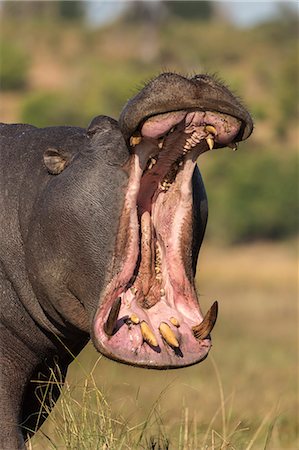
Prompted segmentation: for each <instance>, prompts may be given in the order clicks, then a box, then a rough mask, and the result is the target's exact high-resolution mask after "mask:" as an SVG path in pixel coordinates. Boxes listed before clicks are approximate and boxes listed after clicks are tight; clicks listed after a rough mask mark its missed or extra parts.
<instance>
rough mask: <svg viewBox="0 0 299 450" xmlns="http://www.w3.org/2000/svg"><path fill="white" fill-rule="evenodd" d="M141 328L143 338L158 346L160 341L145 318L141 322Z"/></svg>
mask: <svg viewBox="0 0 299 450" xmlns="http://www.w3.org/2000/svg"><path fill="white" fill-rule="evenodd" d="M140 328H141V334H142V337H143V339H144V340H145V341H146V342H148V343H149V344H150V345H152V346H153V347H157V345H158V341H157V339H156V337H155V335H154V333H153V332H152V330H151V329H150V327H149V326H148V324H147V323H146V322H145V321H144V320H143V321H142V322H141V324H140Z"/></svg>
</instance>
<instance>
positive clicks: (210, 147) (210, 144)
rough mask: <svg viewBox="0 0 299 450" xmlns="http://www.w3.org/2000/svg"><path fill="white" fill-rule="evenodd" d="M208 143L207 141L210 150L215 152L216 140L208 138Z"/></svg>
mask: <svg viewBox="0 0 299 450" xmlns="http://www.w3.org/2000/svg"><path fill="white" fill-rule="evenodd" d="M206 141H207V144H208V146H209V149H210V150H213V147H214V139H213V138H211V137H207V138H206Z"/></svg>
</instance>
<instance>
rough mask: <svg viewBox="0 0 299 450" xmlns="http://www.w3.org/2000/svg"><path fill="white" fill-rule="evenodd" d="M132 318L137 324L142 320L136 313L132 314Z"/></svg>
mask: <svg viewBox="0 0 299 450" xmlns="http://www.w3.org/2000/svg"><path fill="white" fill-rule="evenodd" d="M130 319H131V322H132V323H134V324H135V325H137V324H138V323H139V322H140V319H139V317H138V316H136V314H131V316H130Z"/></svg>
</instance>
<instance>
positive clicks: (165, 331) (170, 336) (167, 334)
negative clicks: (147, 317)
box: [159, 322, 180, 348]
mask: <svg viewBox="0 0 299 450" xmlns="http://www.w3.org/2000/svg"><path fill="white" fill-rule="evenodd" d="M159 331H160V334H161V336H162V337H163V339H164V340H165V341H166V342H167V344H168V345H170V347H174V348H178V347H179V346H180V344H179V343H178V341H177V338H176V337H175V334H174V332H173V331H172V329H171V328H170V326H169V325H168V324H167V323H165V322H161V323H160V326H159Z"/></svg>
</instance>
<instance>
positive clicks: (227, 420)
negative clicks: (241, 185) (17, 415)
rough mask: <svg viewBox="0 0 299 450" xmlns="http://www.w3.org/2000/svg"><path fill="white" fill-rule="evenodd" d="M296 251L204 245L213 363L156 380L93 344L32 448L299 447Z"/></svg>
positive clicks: (202, 278) (202, 282)
mask: <svg viewBox="0 0 299 450" xmlns="http://www.w3.org/2000/svg"><path fill="white" fill-rule="evenodd" d="M295 247H296V246H295V244H294V243H293V244H289V245H270V244H254V245H251V246H249V247H245V246H244V247H238V248H220V249H219V248H218V249H216V248H213V247H210V246H209V245H206V246H205V247H204V250H203V254H202V255H201V259H200V272H199V276H198V281H199V286H200V291H201V293H202V297H201V300H202V305H203V309H204V310H206V309H207V308H208V306H209V305H210V303H211V301H212V300H214V298H218V299H219V301H220V317H219V320H218V324H217V325H216V328H215V330H214V332H213V341H214V347H213V349H212V351H211V354H210V356H209V358H208V359H207V360H206V361H205V362H203V363H202V364H200V365H197V366H194V367H190V368H186V369H180V370H176V371H162V372H159V371H150V370H144V369H137V368H133V367H129V366H124V365H121V364H117V363H115V362H113V361H109V360H107V359H106V358H100V359H99V360H98V358H99V355H98V354H97V353H96V352H95V350H94V349H93V348H92V346H91V345H89V346H88V347H87V348H86V349H85V350H84V351H83V352H82V354H81V355H80V357H79V359H78V360H76V361H75V362H74V363H73V364H72V366H71V368H70V371H69V375H68V383H67V386H66V388H65V389H64V390H63V394H62V398H61V400H60V401H59V405H58V407H57V408H55V411H54V413H53V414H52V415H51V416H50V418H49V419H48V421H47V422H46V423H45V425H44V426H43V427H42V431H43V433H44V436H43V433H38V434H37V435H36V436H35V438H34V439H32V441H31V444H30V445H31V448H32V449H33V450H39V449H44V448H49V449H52V448H53V449H58V448H59V449H74V448H76V449H91V448H93V449H96V448H98V449H104V448H105V449H127V448H130V449H134V448H136V449H138V448H140V449H143V448H144V449H161V450H162V449H167V448H169V449H175V450H176V449H180V450H188V449H215V450H216V449H224V448H226V449H238V450H239V449H244V450H245V449H247V450H249V449H257V450H259V449H269V450H274V449H277V450H282V449H295V448H298V441H297V438H298V435H297V433H298V430H297V429H296V427H297V417H296V411H297V406H298V405H297V399H296V393H297V384H296V383H297V376H296V373H297V354H296V328H297V322H298V320H297V305H296V294H297V273H296V266H297V264H296V262H297V261H296V250H295ZM97 360H98V362H97V364H95V362H96V361H97ZM90 373H91V374H92V375H89V374H90ZM45 435H47V436H48V438H46V437H45ZM29 448H30V447H29Z"/></svg>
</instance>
